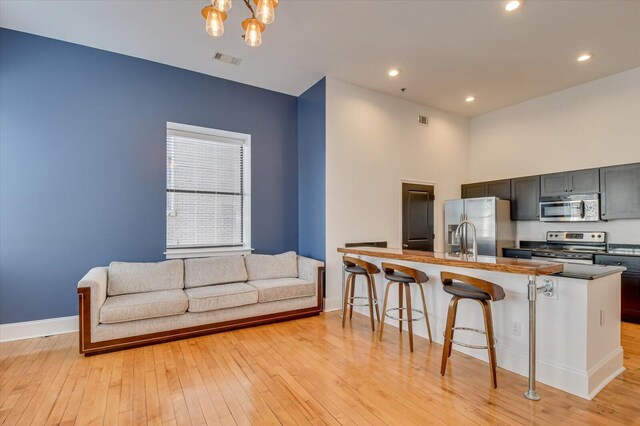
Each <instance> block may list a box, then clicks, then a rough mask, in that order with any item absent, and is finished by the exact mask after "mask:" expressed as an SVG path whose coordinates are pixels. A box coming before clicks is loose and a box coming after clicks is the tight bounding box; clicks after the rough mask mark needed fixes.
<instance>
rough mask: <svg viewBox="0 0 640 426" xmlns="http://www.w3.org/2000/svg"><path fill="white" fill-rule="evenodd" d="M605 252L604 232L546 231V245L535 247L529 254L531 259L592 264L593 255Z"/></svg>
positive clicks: (605, 238)
mask: <svg viewBox="0 0 640 426" xmlns="http://www.w3.org/2000/svg"><path fill="white" fill-rule="evenodd" d="M606 251H607V233H606V232H576V231H548V232H547V243H546V244H544V245H541V246H539V247H535V248H534V249H533V250H532V252H531V254H532V257H531V258H532V259H537V260H546V261H552V262H568V263H587V264H592V263H593V258H594V255H595V254H597V253H606Z"/></svg>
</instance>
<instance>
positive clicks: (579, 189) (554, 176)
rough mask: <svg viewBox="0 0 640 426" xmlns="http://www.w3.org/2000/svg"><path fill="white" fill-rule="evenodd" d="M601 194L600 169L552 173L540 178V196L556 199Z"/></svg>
mask: <svg viewBox="0 0 640 426" xmlns="http://www.w3.org/2000/svg"><path fill="white" fill-rule="evenodd" d="M598 192H600V175H599V173H598V169H588V170H576V171H573V172H564V173H551V174H548V175H542V176H540V196H541V197H554V196H558V195H568V194H597V193H598Z"/></svg>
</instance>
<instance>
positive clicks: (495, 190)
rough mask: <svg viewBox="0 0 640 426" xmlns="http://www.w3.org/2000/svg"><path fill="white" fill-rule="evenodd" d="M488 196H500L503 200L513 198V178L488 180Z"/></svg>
mask: <svg viewBox="0 0 640 426" xmlns="http://www.w3.org/2000/svg"><path fill="white" fill-rule="evenodd" d="M487 197H498V198H502V199H503V200H510V199H511V179H502V180H494V181H491V182H487Z"/></svg>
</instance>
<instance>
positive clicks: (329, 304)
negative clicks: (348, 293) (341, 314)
mask: <svg viewBox="0 0 640 426" xmlns="http://www.w3.org/2000/svg"><path fill="white" fill-rule="evenodd" d="M340 309H342V297H325V298H324V311H325V312H331V311H339V310H340Z"/></svg>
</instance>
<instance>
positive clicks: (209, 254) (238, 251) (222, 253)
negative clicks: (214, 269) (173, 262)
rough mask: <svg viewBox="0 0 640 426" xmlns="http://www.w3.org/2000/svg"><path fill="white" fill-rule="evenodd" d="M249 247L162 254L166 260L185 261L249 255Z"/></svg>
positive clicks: (189, 249)
mask: <svg viewBox="0 0 640 426" xmlns="http://www.w3.org/2000/svg"><path fill="white" fill-rule="evenodd" d="M252 251H253V249H252V248H250V247H223V248H188V249H187V248H184V249H180V248H173V249H167V251H165V252H164V254H165V256H166V258H167V259H186V258H191V257H213V256H230V255H233V254H236V255H237V254H251V252H252Z"/></svg>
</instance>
